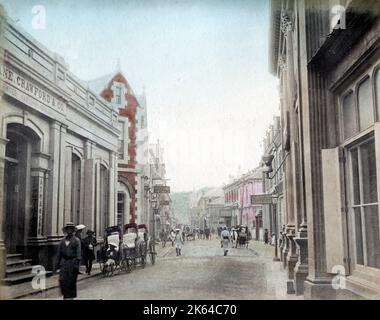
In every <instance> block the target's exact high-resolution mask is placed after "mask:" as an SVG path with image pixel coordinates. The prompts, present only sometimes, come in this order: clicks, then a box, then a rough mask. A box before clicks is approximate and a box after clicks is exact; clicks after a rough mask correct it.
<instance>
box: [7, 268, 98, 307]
mask: <svg viewBox="0 0 380 320" xmlns="http://www.w3.org/2000/svg"><path fill="white" fill-rule="evenodd" d="M99 275H101V272H97V273H93V274H91V275H89V276H87V277H84V278H80V279H78V280H77V283H78V282H81V281H84V280H87V279H90V278H93V277H97V276H99ZM57 280H58V279H57ZM57 288H59V284H58V281H57V283H56V284H55V285H52V286H50V287H48V288H46V289H44V290H33V291H31V292H24V293H20V294H17V295H14V296H10V297H9V298H7V299H8V300H11V299H15V300H17V299H20V298H25V297H27V296H34V295H37V294H40V293H44V292H47V291H49V290H53V289H57Z"/></svg>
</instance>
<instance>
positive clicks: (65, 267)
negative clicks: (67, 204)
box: [56, 222, 81, 299]
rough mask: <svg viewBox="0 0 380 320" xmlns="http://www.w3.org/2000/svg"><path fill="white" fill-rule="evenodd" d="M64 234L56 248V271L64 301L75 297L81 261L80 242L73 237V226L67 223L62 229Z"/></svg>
mask: <svg viewBox="0 0 380 320" xmlns="http://www.w3.org/2000/svg"><path fill="white" fill-rule="evenodd" d="M63 232H64V233H66V235H65V237H64V238H63V239H62V240H61V242H60V243H59V246H58V256H57V261H56V270H58V269H59V286H60V288H61V293H62V295H63V298H64V299H74V298H76V296H77V278H78V272H79V264H80V260H81V242H80V240H79V239H78V238H77V237H76V236H75V235H74V232H75V225H74V224H73V223H72V222H68V223H67V224H66V226H65V227H64V228H63Z"/></svg>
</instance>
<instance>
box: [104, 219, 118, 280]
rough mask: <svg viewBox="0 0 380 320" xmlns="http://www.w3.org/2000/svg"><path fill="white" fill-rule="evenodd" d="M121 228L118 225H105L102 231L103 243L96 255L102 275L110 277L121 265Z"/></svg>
mask: <svg viewBox="0 0 380 320" xmlns="http://www.w3.org/2000/svg"><path fill="white" fill-rule="evenodd" d="M120 239H121V229H120V227H119V226H111V227H107V228H106V229H105V231H104V244H103V246H102V247H101V249H100V252H99V255H98V262H99V265H100V270H101V272H102V274H103V276H104V277H110V276H112V275H113V274H114V272H115V271H116V270H118V269H119V270H120V269H121V266H122V260H123V259H122V254H121V251H120Z"/></svg>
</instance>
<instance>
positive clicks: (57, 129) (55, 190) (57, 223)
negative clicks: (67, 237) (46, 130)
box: [46, 121, 67, 243]
mask: <svg viewBox="0 0 380 320" xmlns="http://www.w3.org/2000/svg"><path fill="white" fill-rule="evenodd" d="M66 129H67V126H65V125H63V124H62V123H60V122H58V121H54V122H52V123H51V125H50V148H49V149H50V154H51V157H52V161H51V166H50V179H49V187H48V188H49V194H48V208H47V221H46V228H47V230H46V232H47V234H48V237H49V238H50V239H51V241H53V242H55V243H57V240H58V239H60V237H61V236H62V228H63V214H64V196H65V190H64V182H65V140H66Z"/></svg>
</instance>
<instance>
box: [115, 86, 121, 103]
mask: <svg viewBox="0 0 380 320" xmlns="http://www.w3.org/2000/svg"><path fill="white" fill-rule="evenodd" d="M121 91H122V90H121V86H116V87H115V88H114V95H115V103H117V104H121Z"/></svg>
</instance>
